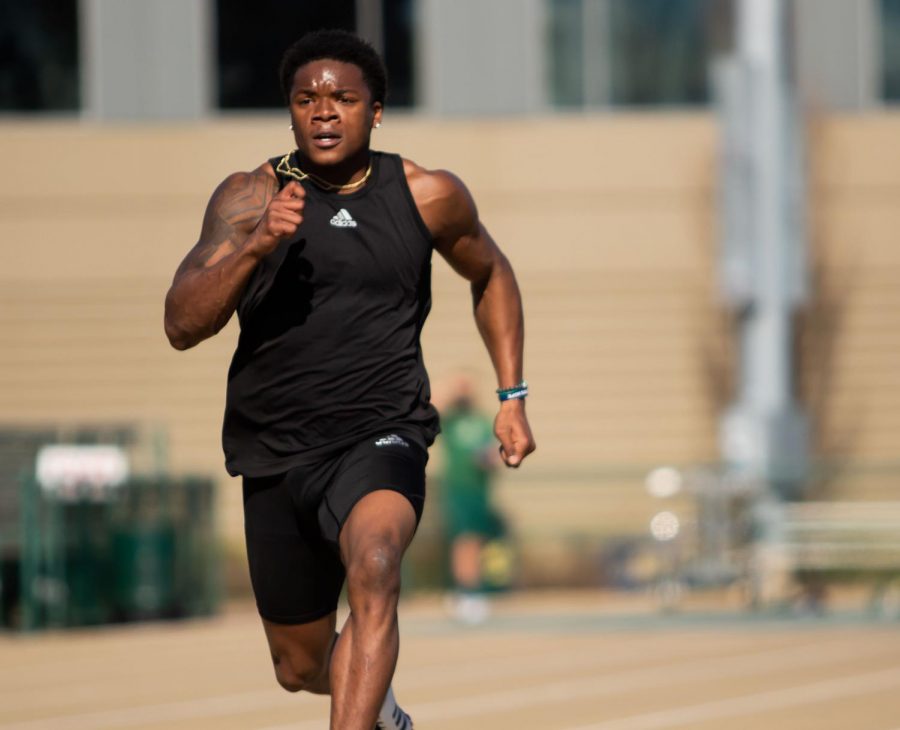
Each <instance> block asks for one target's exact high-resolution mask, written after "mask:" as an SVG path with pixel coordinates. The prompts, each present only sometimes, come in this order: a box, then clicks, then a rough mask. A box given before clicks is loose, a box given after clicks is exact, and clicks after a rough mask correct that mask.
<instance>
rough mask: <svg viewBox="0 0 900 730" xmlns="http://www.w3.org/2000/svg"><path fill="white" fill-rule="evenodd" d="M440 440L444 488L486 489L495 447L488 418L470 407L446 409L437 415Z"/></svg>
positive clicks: (452, 489)
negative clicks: (445, 411) (441, 415)
mask: <svg viewBox="0 0 900 730" xmlns="http://www.w3.org/2000/svg"><path fill="white" fill-rule="evenodd" d="M441 441H442V443H443V448H444V479H443V485H444V489H445V490H447V491H449V492H462V493H468V494H471V493H477V492H484V491H486V490H487V487H488V479H489V474H490V470H491V467H490V458H491V456H492V455H493V454H492V450H493V449H494V448H495V440H494V432H493V424H492V423H491V420H490V419H489V418H487V417H486V416H483V415H482V414H481V413H479V412H477V411H474V410H451V411H448V412H447V413H445V414H444V415H443V417H442V418H441Z"/></svg>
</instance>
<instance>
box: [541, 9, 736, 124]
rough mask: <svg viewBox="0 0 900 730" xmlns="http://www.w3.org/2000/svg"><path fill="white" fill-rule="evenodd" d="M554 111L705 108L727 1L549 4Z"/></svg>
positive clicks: (550, 66) (551, 93)
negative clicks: (570, 108) (611, 107)
mask: <svg viewBox="0 0 900 730" xmlns="http://www.w3.org/2000/svg"><path fill="white" fill-rule="evenodd" d="M547 2H548V10H549V30H550V32H549V44H550V52H549V69H550V71H549V75H548V83H549V84H550V89H549V98H550V99H552V100H553V103H554V104H555V105H557V106H576V107H581V106H609V105H617V106H631V105H645V104H702V103H705V102H707V101H708V99H709V84H708V66H709V61H710V57H711V56H712V55H713V47H714V42H715V43H716V44H717V45H718V44H720V41H719V40H718V39H717V38H716V36H719V35H721V27H720V26H722V25H723V23H724V22H727V16H726V14H724V13H723V12H722V11H721V8H722V7H725V6H728V5H730V3H727V2H725V0H547Z"/></svg>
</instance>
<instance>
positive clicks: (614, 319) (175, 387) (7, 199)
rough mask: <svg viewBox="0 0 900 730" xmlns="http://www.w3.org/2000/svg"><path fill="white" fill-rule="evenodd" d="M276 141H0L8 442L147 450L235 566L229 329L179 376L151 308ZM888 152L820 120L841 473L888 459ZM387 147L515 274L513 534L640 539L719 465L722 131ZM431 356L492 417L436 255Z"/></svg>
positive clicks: (646, 127) (891, 281) (618, 118)
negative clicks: (649, 522)
mask: <svg viewBox="0 0 900 730" xmlns="http://www.w3.org/2000/svg"><path fill="white" fill-rule="evenodd" d="M287 124H288V122H287V119H286V118H285V119H281V118H277V119H275V118H232V119H223V120H216V121H208V122H204V123H198V124H184V125H138V124H135V125H120V126H103V125H95V124H87V123H79V122H64V121H38V122H27V123H26V122H21V123H20V122H15V121H8V122H4V123H3V124H2V134H0V159H2V160H3V164H4V169H5V171H6V174H5V175H3V176H2V178H0V211H2V215H0V237H2V241H3V243H2V246H0V342H2V343H3V346H2V349H0V422H3V423H7V424H8V423H12V424H42V425H43V424H47V423H52V424H57V423H84V422H89V423H100V422H110V421H113V422H118V423H122V422H126V423H137V424H140V425H142V426H144V427H158V428H160V429H161V430H163V431H165V432H166V433H167V434H168V440H169V448H168V455H169V461H170V465H171V468H172V469H173V470H175V471H177V472H201V473H207V474H213V475H217V476H219V477H220V478H221V480H222V491H221V494H222V502H221V503H222V517H223V520H224V527H225V531H226V535H227V536H228V537H229V540H230V541H233V542H235V543H238V542H240V540H239V536H240V534H241V513H240V496H239V494H240V488H239V485H238V484H237V483H236V482H235V483H232V480H230V479H228V478H227V477H226V476H225V474H224V469H223V467H222V456H221V450H220V446H219V433H220V419H221V414H222V408H223V394H224V385H225V375H226V371H227V366H228V362H229V358H230V354H231V351H232V349H233V347H234V343H235V340H236V327H235V325H234V323H232V324H231V325H229V326H228V328H226V330H225V331H223V332H222V333H221V334H220V335H219V336H218V337H216V338H214V339H213V340H210V341H208V342H205V343H203V344H201V345H200V346H198V347H197V348H196V349H194V350H191V351H189V352H186V353H178V352H175V351H174V350H172V349H171V348H169V346H168V344H167V342H166V340H165V337H164V335H163V331H162V307H163V297H164V295H165V292H166V289H167V287H168V285H169V282H170V280H171V276H172V274H173V272H174V270H175V268H176V266H177V265H178V263H179V261H180V259H181V258H182V256H183V255H184V253H185V252H186V251H187V250H188V249H189V248H190V246H191V245H193V243H194V242H195V240H196V237H197V234H198V231H199V226H200V219H201V215H202V212H203V209H204V206H205V204H206V200H207V198H208V196H209V194H210V192H211V191H212V190H213V188H214V187H215V186H216V184H217V183H218V182H219V181H220V180H221V179H222V178H223V177H224V176H225V175H227V174H228V173H229V172H232V171H234V170H237V169H251V168H253V167H255V166H256V165H258V164H259V163H260V162H262V161H263V160H264V159H265V158H267V157H269V156H272V155H275V154H280V153H282V152H284V151H287V149H288V146H289V144H290V140H289V136H288V131H287ZM898 138H900V116H896V115H874V116H859V117H845V118H838V119H834V120H829V121H827V122H824V123H822V124H821V125H819V127H818V129H817V133H816V138H815V139H816V145H817V151H819V152H820V154H818V155H817V157H816V159H817V161H818V162H817V166H816V168H815V175H816V184H815V186H814V189H813V194H814V200H815V203H816V208H815V210H816V213H815V218H814V223H815V226H814V230H815V232H816V246H817V248H816V250H817V251H821V252H822V255H820V256H818V257H817V260H819V261H820V262H822V267H823V268H822V271H823V276H824V278H823V281H826V282H829V285H830V286H831V287H832V289H835V290H840V292H841V295H842V296H843V299H842V300H841V301H842V302H843V304H842V307H843V309H842V310H841V311H842V315H841V319H840V327H839V328H837V329H834V328H832V330H831V334H833V337H832V338H831V339H830V340H829V342H830V344H829V345H828V346H829V347H830V348H831V351H832V352H833V353H834V355H833V357H832V359H831V361H830V369H829V371H828V372H827V373H825V374H824V375H823V374H822V372H820V371H821V370H822V369H821V368H820V367H819V366H818V365H817V359H816V358H815V357H812V358H809V357H808V358H806V361H808V364H807V365H806V370H805V371H804V372H805V374H806V379H807V380H809V381H810V382H814V383H819V385H817V386H816V387H817V388H819V390H824V391H825V393H826V395H827V397H824V398H823V397H820V400H821V403H820V405H819V406H818V407H819V409H820V412H821V416H822V419H821V425H822V428H823V429H824V431H823V433H822V434H821V439H820V443H821V444H822V445H823V447H824V448H827V449H836V448H838V447H840V448H842V449H844V451H842V452H841V453H842V454H843V455H845V456H847V457H851V458H865V459H882V460H883V459H888V458H892V457H894V456H895V455H896V452H897V444H898V436H900V367H898V353H900V334H898V333H900V327H898V326H897V325H898V324H900V321H898V319H900V314H898V313H900V286H898V285H897V282H898V281H900V277H898V274H900V247H897V246H896V245H894V244H893V238H894V237H895V236H896V232H897V231H898V230H900V220H898V216H900V205H898V202H900V147H898V145H896V144H894V141H895V140H896V139H898ZM375 146H376V147H378V148H382V149H386V150H391V151H398V152H401V153H402V154H404V155H405V156H407V157H410V158H412V159H414V160H416V161H417V162H419V163H421V164H423V165H425V166H426V167H446V168H448V169H451V170H453V171H454V172H456V173H457V174H458V175H460V176H461V177H462V178H463V179H464V180H465V181H466V182H467V183H468V184H469V186H470V187H471V189H472V191H473V193H474V194H475V197H476V200H477V201H478V203H479V206H480V211H481V216H482V219H483V220H484V221H485V223H486V225H487V226H488V228H489V230H490V231H491V232H492V234H493V235H494V236H495V238H496V239H497V240H498V242H499V243H500V245H501V246H502V247H503V249H504V250H505V251H506V252H507V254H508V255H509V257H510V258H511V260H512V262H513V264H514V266H515V269H516V272H517V274H518V276H519V280H520V283H521V286H522V289H523V293H524V297H525V309H526V317H527V352H526V376H527V378H528V380H529V382H530V383H531V385H532V388H533V395H532V396H531V397H530V398H529V402H528V408H529V413H530V417H531V419H532V422H533V425H534V430H535V433H536V436H537V440H538V443H539V451H538V452H537V453H536V454H535V455H534V457H533V460H532V461H531V463H530V464H529V465H528V467H527V468H526V469H523V470H521V472H518V473H511V474H506V475H504V476H503V479H502V483H501V486H500V499H501V502H502V503H503V505H504V506H505V507H506V508H507V509H508V510H509V512H510V513H511V516H512V519H513V521H514V523H515V524H516V525H517V526H518V527H519V528H520V529H522V530H523V531H524V532H525V533H528V531H529V530H531V531H535V532H539V531H541V530H544V529H553V528H554V527H555V526H559V525H562V526H564V527H565V528H566V529H570V530H574V531H580V530H587V531H591V530H593V531H599V532H601V533H603V532H606V533H615V532H617V531H623V530H628V529H632V528H640V526H642V525H643V524H645V522H646V519H647V517H648V516H649V514H651V512H650V510H651V509H653V505H652V504H651V503H650V502H649V499H648V498H647V497H645V496H644V492H643V489H642V486H641V481H642V477H643V474H644V473H645V472H646V470H647V469H648V468H650V467H652V466H654V465H657V464H661V463H676V464H691V463H697V462H709V461H713V460H715V458H716V454H717V448H716V418H717V412H718V409H719V408H720V407H721V404H722V399H723V397H726V396H727V389H728V382H729V376H728V374H727V373H728V362H729V357H730V354H729V351H728V346H727V338H726V337H725V336H724V333H725V330H726V326H727V320H726V317H725V316H724V314H723V311H722V309H721V307H720V306H719V304H718V303H717V301H716V295H715V282H714V266H715V250H714V249H715V232H714V229H715V218H714V216H715V190H714V180H715V171H716V131H715V124H714V120H713V118H712V117H711V116H708V115H705V114H694V115H678V114H674V115H659V114H653V115H606V116H596V117H581V116H578V117H575V116H573V117H566V116H559V117H551V118H543V119H533V120H516V121H509V120H489V121H461V120H460V121H452V122H451V121H435V120H429V119H423V118H416V117H396V118H395V117H388V118H387V119H386V124H385V126H384V128H382V129H381V130H379V131H378V133H377V134H376V137H375ZM829 291H830V290H829ZM814 314H815V316H812V315H811V317H810V320H809V321H810V322H812V323H815V322H820V321H822V320H821V312H818V313H814ZM816 317H819V319H816ZM810 331H812V332H815V331H817V330H816V328H815V327H814V328H812V329H810ZM824 339H827V338H824ZM821 340H823V338H822V337H819V338H818V340H817V339H816V338H815V337H813V338H812V339H811V340H808V343H807V344H808V346H807V350H809V351H810V352H813V353H815V352H816V350H815V348H816V347H823V346H824V345H823V344H822V342H821ZM809 343H812V344H809ZM424 348H425V355H426V362H427V364H428V366H429V369H430V372H431V374H432V379H433V381H434V384H435V388H436V390H439V389H440V387H441V383H442V381H443V380H445V379H446V377H447V376H449V375H450V374H451V373H453V372H454V371H456V370H458V369H461V368H464V369H468V370H469V371H472V372H474V373H475V374H476V376H478V378H479V382H480V383H481V385H482V394H483V396H484V399H485V403H486V404H491V402H492V399H491V389H492V388H493V387H494V385H493V382H492V378H491V376H490V366H489V363H488V359H487V356H486V354H485V353H484V351H483V347H482V345H481V343H480V341H479V339H478V336H477V333H476V331H475V328H474V325H473V323H472V321H471V315H470V303H469V295H468V288H467V286H466V285H465V283H464V282H462V281H461V280H460V279H458V278H457V277H456V276H455V275H454V274H452V272H451V271H450V270H449V268H448V267H447V266H446V264H444V263H443V262H442V261H440V260H439V259H438V258H437V257H436V260H435V269H434V309H433V313H432V316H431V319H430V321H429V323H428V325H427V327H426V331H425V335H424ZM810 348H812V349H810ZM816 378H819V380H818V381H817V380H816ZM822 378H827V387H826V388H824V389H823V388H822V387H821V383H820V381H821V380H822ZM823 382H824V381H823ZM814 390H815V388H813V389H812V390H811V392H813V391H814ZM816 392H818V391H816ZM848 429H849V430H852V432H853V439H852V441H849V440H847V439H843V440H842V439H841V437H840V434H844V433H845V432H846V431H847V430H848Z"/></svg>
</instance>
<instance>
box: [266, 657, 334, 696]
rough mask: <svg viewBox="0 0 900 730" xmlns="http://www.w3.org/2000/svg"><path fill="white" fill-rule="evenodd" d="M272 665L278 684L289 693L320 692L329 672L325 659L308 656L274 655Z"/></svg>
mask: <svg viewBox="0 0 900 730" xmlns="http://www.w3.org/2000/svg"><path fill="white" fill-rule="evenodd" d="M272 663H273V664H274V666H275V677H276V679H277V680H278V684H280V685H281V686H282V687H283V688H284V689H286V690H287V691H288V692H300V691H302V690H308V691H310V692H320V691H321V686H322V684H323V681H324V678H325V675H326V673H327V671H328V666H327V662H326V661H325V659H324V658H321V659H320V658H317V657H310V656H306V655H302V656H301V655H297V654H293V655H289V654H286V653H284V654H282V653H273V654H272Z"/></svg>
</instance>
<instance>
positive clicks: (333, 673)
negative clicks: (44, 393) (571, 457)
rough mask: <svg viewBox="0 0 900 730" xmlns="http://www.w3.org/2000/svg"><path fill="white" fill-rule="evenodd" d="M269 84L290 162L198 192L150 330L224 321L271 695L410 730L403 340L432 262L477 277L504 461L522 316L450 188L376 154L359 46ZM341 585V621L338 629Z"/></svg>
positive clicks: (376, 89)
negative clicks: (199, 200) (275, 690)
mask: <svg viewBox="0 0 900 730" xmlns="http://www.w3.org/2000/svg"><path fill="white" fill-rule="evenodd" d="M281 82H282V88H283V90H284V93H285V97H286V100H287V104H288V112H289V114H290V120H291V129H292V131H293V137H294V143H295V146H296V149H295V150H294V151H293V152H291V153H289V154H286V155H283V156H281V155H280V156H278V157H275V158H273V159H271V160H269V161H268V162H265V163H264V164H262V165H260V166H259V167H258V168H256V169H255V170H254V171H253V172H241V173H235V174H233V175H230V176H229V177H227V178H226V179H225V180H224V181H223V182H222V183H221V185H219V187H218V188H217V189H216V191H215V192H214V193H213V195H212V198H211V199H210V201H209V204H208V206H207V210H206V215H205V217H204V220H203V226H202V229H201V232H200V240H199V242H198V243H197V244H196V246H194V248H193V249H192V250H191V251H190V252H189V253H188V255H187V256H186V257H185V259H184V261H183V262H182V263H181V265H180V266H179V268H178V270H177V272H176V273H175V278H174V281H173V283H172V287H171V289H170V290H169V293H168V295H167V297H166V314H165V329H166V334H167V336H168V338H169V341H170V342H171V343H172V345H173V346H174V347H175V348H177V349H179V350H184V349H187V348H189V347H193V346H194V345H196V344H197V343H198V342H200V341H202V340H204V339H206V338H208V337H211V336H213V335H214V334H216V333H217V332H218V331H219V330H220V329H221V328H222V327H223V326H225V324H226V323H227V322H228V320H229V319H230V317H231V315H232V314H233V313H234V312H235V311H237V313H238V318H239V320H240V325H241V333H240V339H239V341H238V346H237V350H236V352H235V354H234V358H233V360H232V363H231V367H230V369H229V372H228V387H227V397H226V407H225V423H224V428H223V444H224V450H225V456H226V467H227V469H228V471H229V473H230V474H232V475H241V476H242V477H243V484H244V486H243V491H244V514H245V531H246V540H247V552H248V558H249V564H250V577H251V582H252V585H253V590H254V593H255V595H256V601H257V606H258V608H259V613H260V616H261V617H262V623H263V627H264V629H265V633H266V638H267V639H268V642H269V648H270V651H271V655H272V661H273V663H274V667H275V675H276V677H277V679H278V681H279V683H280V684H281V685H282V686H283V687H285V688H286V689H288V690H290V691H298V690H306V691H308V692H314V693H318V694H330V695H331V727H332V728H334V729H339V730H372V728H373V727H383V728H408V727H411V726H412V722H411V721H410V719H409V717H408V716H407V715H406V713H404V712H403V711H402V710H400V708H399V707H397V705H396V703H395V701H394V697H393V692H392V691H391V690H390V685H391V678H392V676H393V673H394V668H395V666H396V663H397V655H398V651H399V633H398V625H397V602H398V598H399V592H400V563H401V559H402V557H403V554H404V552H405V550H406V549H407V547H408V546H409V543H410V541H411V540H412V537H413V534H414V533H415V530H416V526H417V524H418V522H419V519H420V517H421V514H422V508H423V504H424V499H425V463H426V461H427V458H428V456H427V447H428V446H429V445H431V443H432V441H433V440H434V438H435V436H436V434H437V432H438V430H439V425H438V417H437V413H436V411H435V410H434V408H433V406H432V405H431V403H430V393H429V384H428V376H427V374H426V372H425V367H424V364H423V360H422V352H421V348H420V344H419V336H420V333H421V330H422V325H423V324H424V322H425V318H426V316H427V315H428V311H429V309H430V305H431V297H430V260H431V253H432V250H437V251H438V252H439V253H440V254H441V255H442V256H443V257H444V258H445V259H446V260H447V261H448V262H449V263H450V265H451V266H452V267H453V268H454V269H455V270H456V271H457V272H459V273H460V274H461V275H462V276H463V277H464V278H466V279H467V280H469V281H470V282H471V287H472V296H473V300H474V312H475V320H476V323H477V326H478V329H479V331H480V333H481V335H482V338H483V339H484V342H485V345H486V347H487V350H488V353H489V354H490V357H491V360H492V362H493V365H494V369H495V371H496V374H497V383H498V386H499V388H498V393H499V397H500V400H501V402H500V406H499V413H498V415H497V417H496V421H495V431H496V435H497V438H498V439H499V441H500V444H501V447H500V450H501V456H502V459H503V460H504V462H505V463H506V464H507V465H508V466H511V467H517V466H519V465H520V464H521V463H522V460H523V459H524V458H525V457H526V456H527V455H528V454H529V453H530V452H531V451H533V450H534V447H535V445H534V439H533V438H532V435H531V431H530V428H529V425H528V421H527V418H526V416H525V400H524V398H525V395H527V386H526V385H525V383H524V381H523V379H522V343H523V322H522V304H521V299H520V296H519V290H518V286H517V284H516V280H515V277H514V275H513V272H512V269H511V268H510V265H509V262H508V261H507V259H506V258H505V257H504V255H503V254H502V253H501V252H500V250H499V249H498V248H497V245H496V244H495V243H494V241H493V240H492V239H491V237H490V235H489V234H488V233H487V231H486V230H485V228H484V226H483V225H482V224H481V223H480V221H479V219H478V212H477V209H476V207H475V204H474V202H473V200H472V198H471V196H470V195H469V192H468V190H467V189H466V187H465V186H464V185H463V184H462V183H461V182H460V181H459V180H458V179H457V178H456V177H454V176H453V175H452V174H450V173H449V172H444V171H429V170H425V169H423V168H421V167H419V166H418V165H416V164H415V163H413V162H410V161H409V160H405V159H402V158H401V157H399V156H397V155H394V154H387V153H383V152H375V151H373V150H371V149H370V146H369V145H370V135H371V132H372V129H373V128H376V127H378V126H380V124H381V118H382V113H383V105H384V98H385V87H386V81H385V71H384V67H383V65H382V62H381V59H380V58H379V57H378V55H377V54H376V53H375V51H374V50H373V49H372V48H371V47H370V46H369V45H368V44H366V43H365V42H364V41H362V40H360V39H359V38H357V37H356V36H354V35H352V34H349V33H346V32H343V31H320V32H317V33H312V34H309V35H306V36H304V37H303V38H301V39H300V40H299V41H298V42H297V43H295V44H294V45H293V46H291V47H290V48H289V49H288V50H287V52H286V53H285V55H284V58H283V60H282V65H281ZM345 579H346V582H347V597H348V601H349V606H350V614H349V617H348V618H347V621H346V623H345V624H344V625H343V627H342V629H341V632H340V634H335V628H336V618H335V616H336V614H335V611H336V608H337V602H338V595H339V593H340V591H341V587H342V585H343V583H344V581H345Z"/></svg>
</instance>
